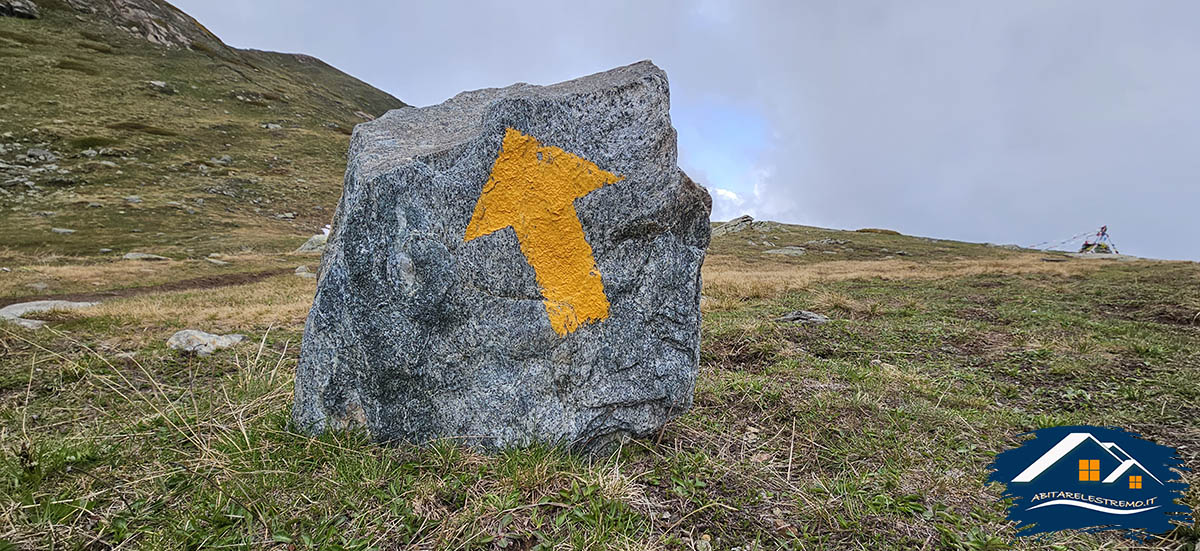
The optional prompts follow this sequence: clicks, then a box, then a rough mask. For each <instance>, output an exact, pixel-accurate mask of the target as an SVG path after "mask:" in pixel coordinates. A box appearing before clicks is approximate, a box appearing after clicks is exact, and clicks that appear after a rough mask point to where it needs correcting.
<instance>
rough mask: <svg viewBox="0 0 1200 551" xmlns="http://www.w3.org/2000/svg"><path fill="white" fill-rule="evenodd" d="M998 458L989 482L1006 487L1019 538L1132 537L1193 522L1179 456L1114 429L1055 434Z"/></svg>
mask: <svg viewBox="0 0 1200 551" xmlns="http://www.w3.org/2000/svg"><path fill="white" fill-rule="evenodd" d="M1027 434H1032V435H1033V436H1034V438H1033V439H1032V440H1029V441H1027V442H1025V443H1024V444H1022V445H1021V446H1020V447H1017V448H1015V449H1011V450H1008V451H1005V452H1003V453H1001V454H999V455H997V456H996V460H995V461H994V462H993V463H992V473H991V475H990V476H989V477H988V482H999V483H1002V484H1004V485H1005V487H1006V490H1005V492H1004V497H1005V498H1011V499H1012V505H1011V506H1009V508H1008V519H1009V520H1011V521H1014V522H1016V523H1017V530H1018V531H1020V534H1019V535H1021V536H1030V535H1034V534H1041V533H1044V532H1054V531H1058V530H1082V531H1085V532H1096V531H1100V530H1128V531H1133V532H1136V534H1135V536H1136V537H1142V538H1145V537H1147V536H1149V535H1150V534H1161V533H1164V532H1168V531H1170V530H1171V529H1172V528H1174V525H1173V524H1172V523H1171V521H1172V520H1174V521H1176V522H1180V523H1189V521H1188V520H1187V517H1188V516H1189V514H1190V511H1189V510H1188V507H1187V506H1185V505H1181V504H1180V503H1176V500H1177V499H1178V500H1182V499H1183V497H1184V494H1185V492H1187V484H1186V483H1184V482H1183V475H1182V472H1183V471H1184V470H1186V469H1185V468H1184V466H1183V461H1182V460H1181V459H1179V457H1178V456H1177V455H1176V452H1175V450H1174V449H1172V448H1169V447H1167V446H1161V445H1158V444H1155V443H1153V442H1150V441H1148V440H1145V439H1143V438H1142V437H1140V436H1138V435H1137V434H1134V433H1132V432H1128V431H1125V430H1123V429H1120V428H1116V427H1090V426H1075V427H1051V428H1045V429H1041V430H1037V431H1033V432H1031V433H1027Z"/></svg>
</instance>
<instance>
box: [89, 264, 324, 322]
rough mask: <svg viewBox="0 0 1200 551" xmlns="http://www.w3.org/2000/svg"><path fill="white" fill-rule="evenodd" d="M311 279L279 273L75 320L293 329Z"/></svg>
mask: <svg viewBox="0 0 1200 551" xmlns="http://www.w3.org/2000/svg"><path fill="white" fill-rule="evenodd" d="M315 292H316V280H313V279H305V278H300V277H296V276H294V275H281V276H277V277H272V278H269V279H266V280H263V281H260V282H257V283H251V284H249V285H238V286H231V287H219V288H213V289H199V290H190V291H176V292H171V293H161V294H153V295H142V296H136V297H128V298H122V299H117V300H112V301H109V302H105V303H103V304H100V305H99V306H96V307H94V308H88V309H86V310H79V311H77V312H78V314H77V315H78V316H80V317H91V316H111V317H115V318H119V319H122V320H130V321H131V323H132V324H135V325H137V326H140V327H147V328H148V327H157V326H169V327H179V328H182V327H189V328H196V329H203V330H206V331H232V330H238V329H244V328H248V327H266V326H272V325H273V326H277V327H288V326H290V327H299V326H303V324H304V318H305V317H306V316H307V315H308V310H309V307H311V306H312V299H313V294H314V293H315Z"/></svg>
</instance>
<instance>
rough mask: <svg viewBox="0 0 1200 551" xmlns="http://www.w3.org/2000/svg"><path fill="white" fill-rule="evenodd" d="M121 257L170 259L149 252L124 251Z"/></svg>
mask: <svg viewBox="0 0 1200 551" xmlns="http://www.w3.org/2000/svg"><path fill="white" fill-rule="evenodd" d="M121 258H122V259H123V260H148V261H162V260H171V259H170V258H167V257H165V256H159V255H156V254H150V253H125V256H122V257H121Z"/></svg>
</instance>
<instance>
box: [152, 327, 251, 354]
mask: <svg viewBox="0 0 1200 551" xmlns="http://www.w3.org/2000/svg"><path fill="white" fill-rule="evenodd" d="M245 339H246V336H245V335H238V334H231V335H214V334H212V333H206V332H204V331H199V330H196V329H184V330H182V331H178V332H176V333H175V334H174V335H171V338H169V339H167V346H168V347H169V348H171V349H173V350H178V351H180V352H183V353H185V354H197V355H200V356H207V355H209V354H212V353H213V352H215V351H217V350H220V349H222V348H229V347H231V346H233V345H235V344H238V343H240V342H242V341H243V340H245Z"/></svg>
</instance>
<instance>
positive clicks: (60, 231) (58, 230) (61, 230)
mask: <svg viewBox="0 0 1200 551" xmlns="http://www.w3.org/2000/svg"><path fill="white" fill-rule="evenodd" d="M50 231H52V232H54V233H58V234H62V235H71V234H73V233H75V230H72V229H68V228H50Z"/></svg>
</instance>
